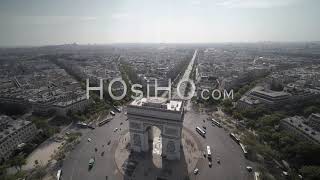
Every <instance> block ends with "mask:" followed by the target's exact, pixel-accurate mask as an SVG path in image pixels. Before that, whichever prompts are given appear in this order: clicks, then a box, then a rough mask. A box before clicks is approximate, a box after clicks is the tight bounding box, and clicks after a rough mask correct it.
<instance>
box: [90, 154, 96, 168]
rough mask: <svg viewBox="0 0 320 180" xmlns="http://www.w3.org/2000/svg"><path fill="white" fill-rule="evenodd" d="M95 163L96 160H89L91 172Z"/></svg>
mask: <svg viewBox="0 0 320 180" xmlns="http://www.w3.org/2000/svg"><path fill="white" fill-rule="evenodd" d="M94 162H95V158H94V157H91V158H90V160H89V170H90V169H91V168H92V167H93V165H94Z"/></svg>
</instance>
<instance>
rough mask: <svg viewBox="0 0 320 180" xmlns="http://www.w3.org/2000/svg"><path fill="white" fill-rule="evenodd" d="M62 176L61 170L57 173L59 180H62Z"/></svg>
mask: <svg viewBox="0 0 320 180" xmlns="http://www.w3.org/2000/svg"><path fill="white" fill-rule="evenodd" d="M61 176H62V170H61V169H59V170H58V172H57V180H60V179H61Z"/></svg>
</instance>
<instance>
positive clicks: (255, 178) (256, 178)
mask: <svg viewBox="0 0 320 180" xmlns="http://www.w3.org/2000/svg"><path fill="white" fill-rule="evenodd" d="M254 180H260V173H259V172H254Z"/></svg>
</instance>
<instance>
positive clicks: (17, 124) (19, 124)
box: [0, 116, 31, 142]
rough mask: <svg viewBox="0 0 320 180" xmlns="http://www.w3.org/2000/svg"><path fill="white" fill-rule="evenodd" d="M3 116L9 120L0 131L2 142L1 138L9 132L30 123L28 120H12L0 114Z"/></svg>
mask: <svg viewBox="0 0 320 180" xmlns="http://www.w3.org/2000/svg"><path fill="white" fill-rule="evenodd" d="M4 117H7V118H8V119H9V122H8V126H7V127H6V128H5V129H3V130H1V131H0V142H2V140H3V139H4V138H6V137H7V136H9V135H10V134H12V133H14V132H16V131H17V130H19V129H20V128H22V127H24V126H26V125H28V124H30V123H31V122H30V121H25V120H22V119H18V120H13V119H12V118H10V117H8V116H1V118H4Z"/></svg>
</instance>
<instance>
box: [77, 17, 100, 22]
mask: <svg viewBox="0 0 320 180" xmlns="http://www.w3.org/2000/svg"><path fill="white" fill-rule="evenodd" d="M80 20H81V21H96V20H98V18H97V17H92V16H88V17H81V18H80Z"/></svg>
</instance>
